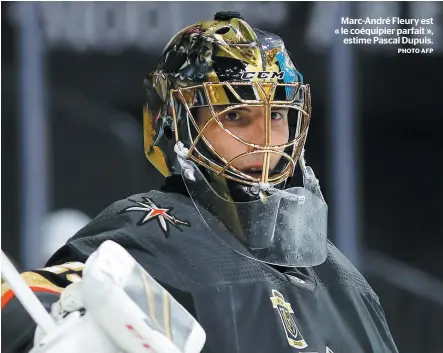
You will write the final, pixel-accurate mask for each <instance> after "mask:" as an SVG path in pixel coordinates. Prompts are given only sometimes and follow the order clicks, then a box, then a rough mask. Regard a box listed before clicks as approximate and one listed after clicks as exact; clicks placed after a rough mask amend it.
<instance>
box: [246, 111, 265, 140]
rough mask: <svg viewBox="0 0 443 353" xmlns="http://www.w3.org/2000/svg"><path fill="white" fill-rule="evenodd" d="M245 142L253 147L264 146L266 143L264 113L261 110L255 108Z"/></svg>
mask: <svg viewBox="0 0 443 353" xmlns="http://www.w3.org/2000/svg"><path fill="white" fill-rule="evenodd" d="M246 141H248V142H250V143H253V144H255V145H264V144H265V143H266V121H265V113H264V111H263V109H262V108H257V110H256V111H255V112H254V117H253V119H252V123H251V128H250V129H248V136H247V139H246Z"/></svg>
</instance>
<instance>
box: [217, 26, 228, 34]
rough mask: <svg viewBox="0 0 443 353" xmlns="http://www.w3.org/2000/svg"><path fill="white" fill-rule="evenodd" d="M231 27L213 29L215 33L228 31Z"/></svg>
mask: <svg viewBox="0 0 443 353" xmlns="http://www.w3.org/2000/svg"><path fill="white" fill-rule="evenodd" d="M230 30H231V29H230V28H229V27H222V28H219V29H217V30H216V31H215V34H226V33H228V32H229V31H230Z"/></svg>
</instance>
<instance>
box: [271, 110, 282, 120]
mask: <svg viewBox="0 0 443 353" xmlns="http://www.w3.org/2000/svg"><path fill="white" fill-rule="evenodd" d="M283 118H284V115H283V114H282V113H280V112H272V113H271V119H272V120H282V119H283Z"/></svg>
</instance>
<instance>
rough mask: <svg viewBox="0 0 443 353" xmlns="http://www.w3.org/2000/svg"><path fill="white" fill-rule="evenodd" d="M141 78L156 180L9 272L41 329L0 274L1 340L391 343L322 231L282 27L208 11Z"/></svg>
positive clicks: (209, 347)
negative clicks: (34, 307)
mask: <svg viewBox="0 0 443 353" xmlns="http://www.w3.org/2000/svg"><path fill="white" fill-rule="evenodd" d="M145 87H146V93H147V98H146V104H145V108H144V140H145V146H144V148H145V154H146V157H147V158H148V160H149V161H150V162H151V163H152V164H153V165H154V166H155V167H156V168H157V169H158V170H159V171H160V172H161V173H162V174H163V175H164V176H165V183H164V186H163V187H162V188H161V190H152V191H149V192H147V193H141V194H138V195H133V196H131V197H129V198H127V199H124V200H121V201H117V202H115V203H114V204H112V205H111V206H109V207H108V208H106V209H105V210H104V211H103V212H102V213H101V214H99V215H98V216H97V217H96V218H95V219H94V220H93V221H92V222H91V223H89V224H88V225H87V226H86V227H84V228H83V229H82V230H80V231H79V232H78V233H77V234H76V235H74V236H73V237H72V238H71V239H70V240H69V241H68V242H67V244H66V245H64V246H63V247H62V248H61V249H59V250H58V251H57V252H56V253H55V254H54V255H53V256H52V257H51V258H50V259H49V261H48V262H47V265H46V267H45V268H43V269H39V270H35V271H32V272H26V273H23V274H22V278H23V279H24V280H26V282H27V284H28V286H29V287H30V288H31V289H32V290H33V291H34V293H35V294H36V295H37V297H38V298H39V300H40V301H41V302H42V303H43V304H44V306H45V307H46V309H47V310H48V311H50V312H51V317H52V318H53V320H54V322H55V328H53V329H52V330H48V329H46V330H44V329H43V328H41V327H37V329H36V325H35V324H34V322H33V320H32V319H31V318H30V317H29V315H28V314H27V312H26V310H25V309H24V308H23V307H22V306H21V304H20V303H19V301H18V300H17V299H18V298H17V297H15V296H14V292H13V291H12V290H11V289H10V288H8V287H7V286H5V287H4V288H2V352H5V353H12V352H28V351H29V350H30V349H33V353H34V352H38V353H40V352H41V353H43V352H50V353H52V352H56V351H57V352H62V353H77V352H78V353H85V352H96V353H102V352H103V353H105V352H106V353H109V352H127V353H132V352H139V351H141V350H139V349H145V350H146V351H147V352H150V351H151V352H157V353H162V352H183V353H193V352H197V351H201V352H203V353H274V352H275V353H284V352H288V353H291V352H292V353H294V352H300V353H302V352H306V353H307V352H310V353H313V352H321V353H324V352H329V353H331V352H332V353H334V352H335V353H338V352H342V353H343V352H346V353H363V352H364V353H396V352H397V349H396V346H395V343H394V342H393V339H392V337H391V334H390V331H389V328H388V325H387V323H386V319H385V315H384V313H383V310H382V308H381V305H380V302H379V299H378V297H377V295H376V294H375V293H374V292H373V290H372V288H371V287H370V286H369V285H368V283H367V282H366V281H365V279H364V278H363V277H362V275H361V274H360V273H359V272H358V271H357V270H356V269H355V268H354V267H353V266H352V264H351V263H350V262H349V261H348V260H347V259H346V258H345V257H344V256H343V255H342V254H341V253H340V252H339V251H338V250H337V249H336V248H335V247H334V245H332V244H331V243H330V242H329V241H328V239H327V232H326V230H327V211H328V208H327V204H326V202H325V200H324V198H323V195H322V193H321V191H320V186H319V182H318V180H317V179H316V177H315V175H314V173H313V171H312V169H311V168H310V167H309V166H307V164H306V161H305V153H304V146H305V142H306V138H307V134H308V127H309V123H310V118H311V105H310V104H311V97H310V89H309V85H307V84H306V83H305V82H304V80H303V76H302V75H301V73H300V71H299V70H298V68H297V67H296V65H295V63H294V61H293V59H292V57H291V55H290V53H289V52H288V51H287V49H286V48H285V45H284V43H283V41H282V39H281V38H280V37H279V36H277V35H275V34H272V33H268V32H264V31H261V30H258V29H255V28H252V27H251V26H250V24H248V23H247V22H246V21H245V20H244V19H243V18H242V17H241V16H240V14H238V13H232V12H219V13H217V14H216V15H215V17H214V20H208V21H202V22H199V23H197V24H194V25H191V26H189V27H187V28H185V29H184V30H182V31H181V32H179V33H178V34H177V35H176V36H174V37H173V38H172V39H171V41H170V42H169V43H168V44H167V46H166V48H165V50H164V51H163V53H162V55H161V57H160V60H159V63H158V65H157V67H156V68H155V70H154V71H153V72H152V73H151V74H150V75H149V76H148V77H147V78H146V80H145ZM147 177H149V176H147ZM85 264H86V265H85ZM136 339H138V341H137V340H136ZM136 342H138V343H136ZM137 344H138V345H137ZM140 345H141V346H140ZM140 347H141V348H140ZM68 348H69V349H68Z"/></svg>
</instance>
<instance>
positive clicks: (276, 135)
mask: <svg viewBox="0 0 443 353" xmlns="http://www.w3.org/2000/svg"><path fill="white" fill-rule="evenodd" d="M288 113H289V109H288V108H273V109H272V111H271V116H270V118H271V133H270V137H271V141H272V144H273V145H283V144H285V143H287V142H288V140H289V126H288ZM211 118H212V114H211V111H210V109H209V108H206V107H202V108H198V109H197V123H198V125H199V127H200V129H202V128H203V127H204V126H205V125H206V124H207V123H208V121H209V120H211ZM218 119H219V120H220V122H221V123H222V124H223V126H224V127H225V128H227V129H229V131H231V132H232V133H233V134H235V135H237V136H238V137H240V138H241V139H243V140H245V141H248V142H250V143H252V144H256V145H264V144H265V139H266V130H265V129H266V126H265V122H266V120H265V108H264V107H241V108H237V109H233V110H230V111H228V112H226V113H224V114H222V115H220V116H219V118H218ZM203 136H204V137H205V138H206V139H207V140H208V142H209V143H210V144H211V145H212V146H213V147H214V149H215V151H216V152H217V153H218V154H219V155H220V156H221V157H223V158H224V159H225V160H227V161H228V162H229V161H231V160H234V159H235V158H236V157H237V156H239V155H241V154H245V153H248V152H252V151H254V150H255V148H254V147H251V146H248V145H246V144H244V143H242V142H240V141H238V140H237V139H235V138H234V137H232V136H231V135H230V134H229V133H228V132H227V131H226V129H223V128H222V127H221V126H220V125H219V124H217V122H216V121H215V120H212V121H211V122H210V123H209V124H208V125H207V126H206V128H205V129H204V131H203ZM278 150H279V151H281V152H283V150H284V147H281V148H279V149H278ZM281 158H282V157H281V155H279V154H271V156H270V162H269V173H272V171H273V170H274V168H275V167H276V165H277V164H278V162H279V160H280V159H281ZM232 166H233V167H235V168H236V169H238V170H240V171H241V172H243V173H245V174H248V175H250V176H252V177H255V178H259V177H260V176H261V175H262V170H263V155H262V154H260V153H258V154H246V155H245V156H244V157H241V158H239V159H237V160H235V161H234V162H233V163H232Z"/></svg>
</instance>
